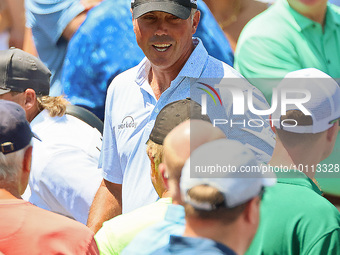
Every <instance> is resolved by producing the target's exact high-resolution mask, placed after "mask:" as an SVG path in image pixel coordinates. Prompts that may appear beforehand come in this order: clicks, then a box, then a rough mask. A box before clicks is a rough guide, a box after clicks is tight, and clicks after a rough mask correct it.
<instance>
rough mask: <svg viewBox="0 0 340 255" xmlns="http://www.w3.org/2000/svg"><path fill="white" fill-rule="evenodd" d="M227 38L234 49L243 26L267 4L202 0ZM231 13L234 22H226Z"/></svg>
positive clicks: (245, 0) (244, 1)
mask: <svg viewBox="0 0 340 255" xmlns="http://www.w3.org/2000/svg"><path fill="white" fill-rule="evenodd" d="M204 2H205V3H206V4H207V6H208V7H209V9H210V10H211V12H212V13H213V15H214V17H215V19H216V20H217V22H218V23H220V24H222V26H221V28H222V30H223V32H224V34H225V35H226V37H227V38H228V40H229V43H230V46H231V48H232V49H233V51H235V49H236V45H237V40H238V38H239V36H240V33H241V31H242V29H243V27H244V26H245V25H246V24H247V23H248V22H249V20H250V19H252V18H253V17H255V16H256V15H258V14H259V13H261V12H263V11H264V10H266V9H267V7H268V5H267V4H266V3H262V2H259V1H254V0H204ZM232 15H236V17H237V19H236V20H235V21H234V22H230V23H229V22H227V23H225V22H226V21H228V20H230V19H229V18H230V17H231V16H232ZM228 23H229V24H228ZM223 24H226V25H225V26H224V25H223Z"/></svg>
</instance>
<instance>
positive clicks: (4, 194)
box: [0, 188, 20, 200]
mask: <svg viewBox="0 0 340 255" xmlns="http://www.w3.org/2000/svg"><path fill="white" fill-rule="evenodd" d="M19 198H20V195H18V194H17V195H16V196H15V195H13V194H12V193H11V192H10V191H8V190H7V189H4V188H0V200H1V199H19Z"/></svg>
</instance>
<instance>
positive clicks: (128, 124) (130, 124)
mask: <svg viewBox="0 0 340 255" xmlns="http://www.w3.org/2000/svg"><path fill="white" fill-rule="evenodd" d="M136 127H137V122H135V120H134V119H133V118H132V116H126V117H125V118H124V119H123V120H122V123H121V124H119V125H118V130H121V129H127V128H133V129H135V128H136Z"/></svg>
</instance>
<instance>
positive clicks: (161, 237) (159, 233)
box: [122, 205, 185, 255]
mask: <svg viewBox="0 0 340 255" xmlns="http://www.w3.org/2000/svg"><path fill="white" fill-rule="evenodd" d="M184 225H185V212H184V207H183V206H181V205H169V206H168V209H167V211H166V214H165V217H164V220H163V221H161V222H159V223H156V224H155V225H153V226H151V227H149V228H147V229H145V230H143V231H142V232H140V233H139V234H138V235H137V236H136V237H135V238H134V239H133V240H132V241H131V242H130V244H129V245H128V246H127V247H126V248H125V249H124V250H123V252H122V255H124V254H125V255H128V254H135V255H146V254H150V253H152V252H154V251H155V250H157V249H160V248H162V247H164V246H166V245H167V244H168V243H169V238H170V235H178V236H181V235H183V233H184Z"/></svg>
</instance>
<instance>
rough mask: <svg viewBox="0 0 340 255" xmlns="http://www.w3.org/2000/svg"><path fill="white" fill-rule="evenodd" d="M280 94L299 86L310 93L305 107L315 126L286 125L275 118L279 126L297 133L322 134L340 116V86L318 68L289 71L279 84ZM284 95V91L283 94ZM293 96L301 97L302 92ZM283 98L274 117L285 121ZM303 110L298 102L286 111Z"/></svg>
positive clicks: (275, 124)
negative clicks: (282, 106) (282, 107)
mask: <svg viewBox="0 0 340 255" xmlns="http://www.w3.org/2000/svg"><path fill="white" fill-rule="evenodd" d="M277 88H278V91H279V93H280V92H281V93H282V90H283V89H293V90H294V89H295V90H296V89H298V90H301V91H302V90H304V91H309V92H310V96H311V97H310V99H309V100H308V102H305V103H303V107H305V109H306V110H308V112H309V113H310V114H311V118H312V120H313V124H312V125H304V126H302V125H299V124H297V125H296V123H295V124H287V123H286V124H284V125H283V123H282V122H281V121H273V125H274V126H275V127H276V128H277V129H282V130H286V131H289V132H293V133H313V134H315V133H319V132H323V131H325V130H327V129H329V128H331V127H332V126H333V124H334V121H336V120H338V119H339V118H340V88H339V85H338V83H337V82H336V81H335V80H334V79H333V78H332V77H330V76H329V75H327V74H325V73H324V72H322V71H320V70H318V69H315V68H306V69H302V70H298V71H294V72H290V73H288V74H287V75H286V76H285V77H284V79H283V80H282V81H281V82H280V84H279V85H278V87H277ZM279 95H280V94H279ZM289 99H293V100H294V99H296V100H298V99H301V94H299V93H296V94H294V93H290V94H289ZM280 102H281V101H280V100H279V103H278V106H277V109H276V110H275V112H274V113H273V114H272V119H273V120H281V116H282V115H281V103H280ZM288 110H300V109H299V107H297V106H296V105H295V104H287V108H286V111H288Z"/></svg>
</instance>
